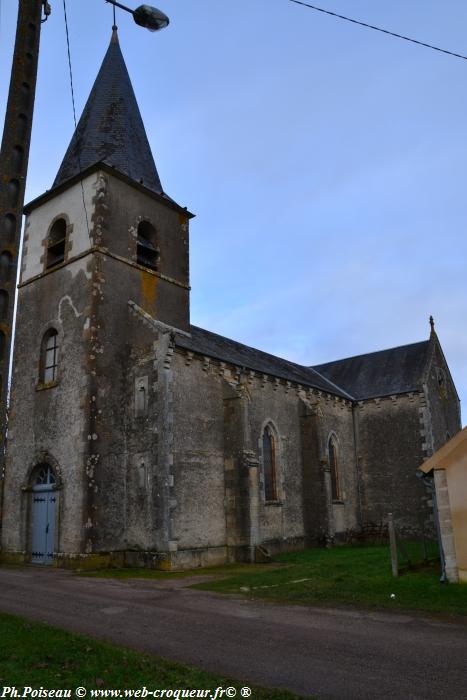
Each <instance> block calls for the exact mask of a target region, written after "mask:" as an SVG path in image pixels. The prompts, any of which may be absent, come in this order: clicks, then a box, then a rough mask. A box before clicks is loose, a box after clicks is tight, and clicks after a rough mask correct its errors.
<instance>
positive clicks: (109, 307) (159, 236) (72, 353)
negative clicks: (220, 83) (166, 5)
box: [2, 29, 193, 563]
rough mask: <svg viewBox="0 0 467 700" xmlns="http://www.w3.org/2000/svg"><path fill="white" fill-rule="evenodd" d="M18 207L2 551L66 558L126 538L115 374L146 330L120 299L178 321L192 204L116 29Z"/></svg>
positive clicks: (183, 323) (119, 544)
mask: <svg viewBox="0 0 467 700" xmlns="http://www.w3.org/2000/svg"><path fill="white" fill-rule="evenodd" d="M25 213H26V216H27V219H26V227H25V238H24V247H23V258H22V271H21V279H20V284H19V298H18V316H17V329H16V344H15V352H14V365H13V367H14V370H13V383H12V399H11V414H10V420H9V431H8V451H7V459H6V473H5V490H4V512H3V530H2V556H3V558H4V559H12V560H18V559H19V560H26V561H34V562H39V563H52V562H53V561H61V563H66V562H67V561H69V560H73V561H74V560H75V558H76V557H82V556H83V555H88V556H89V557H92V556H93V555H99V556H100V555H101V554H102V552H117V551H123V550H125V548H126V547H127V544H128V542H127V536H126V532H127V526H126V522H125V519H126V516H125V505H124V504H125V498H126V495H125V494H126V488H127V487H126V483H127V472H128V468H129V467H128V454H129V448H128V444H127V443H128V439H129V438H128V434H127V415H126V408H127V396H128V387H127V385H126V383H127V376H128V372H129V368H130V366H131V363H132V362H134V358H135V357H136V356H137V355H138V353H137V352H136V351H135V348H140V349H141V348H142V350H141V353H143V351H144V352H146V350H147V348H148V347H150V346H151V342H152V340H153V338H152V336H151V335H150V334H147V333H146V335H145V332H144V330H142V331H141V333H140V332H139V330H136V331H135V324H134V318H133V316H132V310H134V309H135V308H136V309H138V310H139V312H140V313H141V315H142V316H143V317H144V315H146V316H147V317H150V318H151V319H152V320H154V322H155V323H157V324H159V325H160V327H161V328H162V329H164V332H166V333H168V334H169V335H170V333H171V332H173V331H181V332H183V333H189V331H190V311H189V257H188V254H189V238H188V235H189V230H188V227H189V220H190V218H191V217H192V216H193V215H192V214H190V212H189V211H188V210H187V209H186V208H182V207H181V206H179V205H178V204H177V203H176V202H174V200H173V199H171V198H170V197H169V196H168V195H167V194H166V193H165V192H164V191H163V188H162V185H161V181H160V178H159V175H158V172H157V169H156V165H155V163H154V158H153V156H152V153H151V149H150V146H149V143H148V139H147V136H146V132H145V129H144V125H143V121H142V119H141V115H140V112H139V108H138V105H137V102H136V98H135V95H134V92H133V88H132V85H131V82H130V78H129V75H128V71H127V69H126V66H125V62H124V59H123V56H122V53H121V50H120V46H119V41H118V35H117V31H116V29H114V31H113V33H112V38H111V41H110V45H109V48H108V50H107V53H106V55H105V58H104V60H103V63H102V66H101V68H100V70H99V73H98V76H97V78H96V81H95V83H94V86H93V88H92V91H91V93H90V96H89V98H88V101H87V103H86V106H85V108H84V111H83V114H82V116H81V119H80V121H79V124H78V126H77V129H76V131H75V133H74V135H73V137H72V139H71V142H70V145H69V147H68V150H67V152H66V154H65V157H64V159H63V162H62V164H61V166H60V168H59V171H58V174H57V176H56V178H55V181H54V183H53V186H52V189H51V190H49V191H47V192H46V193H45V194H43V195H42V196H40V197H39V198H37V199H36V200H34V201H33V202H31V203H29V204H28V205H27V206H26V207H25ZM141 353H140V354H141ZM149 390H150V387H148V391H149ZM130 393H131V392H130ZM151 441H153V442H154V449H156V445H155V442H157V436H156V435H155V431H154V430H153V431H152V432H151V430H150V429H149V428H148V433H147V445H146V448H147V449H149V451H150V450H151V449H152V448H151V444H152V442H151ZM44 474H46V475H47V481H46V482H44V483H40V480H41V479H42V478H43V475H44ZM49 492H50V493H51V494H52V495H50V493H49ZM38 493H39V494H40V496H37V494H38ZM43 493H46V494H48V495H47V496H46V497H45V498H43ZM44 503H45V504H46V505H45V506H44V505H41V504H44ZM44 508H45V510H44ZM41 509H42V510H41ZM47 509H48V510H47ZM51 519H53V523H52V522H51ZM52 525H53V527H51V526H52ZM51 532H52V533H53V535H51V534H50V533H51ZM33 550H34V551H33ZM42 550H43V551H42Z"/></svg>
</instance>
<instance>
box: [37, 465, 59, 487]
mask: <svg viewBox="0 0 467 700" xmlns="http://www.w3.org/2000/svg"><path fill="white" fill-rule="evenodd" d="M55 481H56V480H55V474H54V471H53V469H52V467H51V466H50V465H49V464H39V465H38V466H37V467H36V469H35V471H34V474H33V478H32V487H33V489H52V488H53V487H54V486H55Z"/></svg>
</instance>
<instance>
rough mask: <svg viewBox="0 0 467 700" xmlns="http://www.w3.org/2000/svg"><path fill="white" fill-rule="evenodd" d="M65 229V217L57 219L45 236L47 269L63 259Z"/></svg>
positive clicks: (58, 263)
mask: <svg viewBox="0 0 467 700" xmlns="http://www.w3.org/2000/svg"><path fill="white" fill-rule="evenodd" d="M66 229H67V226H66V221H65V219H57V221H55V222H54V223H53V224H52V227H51V229H50V231H49V235H48V237H47V262H46V268H47V270H48V269H50V268H51V267H55V265H60V263H62V262H63V261H64V260H65V243H66Z"/></svg>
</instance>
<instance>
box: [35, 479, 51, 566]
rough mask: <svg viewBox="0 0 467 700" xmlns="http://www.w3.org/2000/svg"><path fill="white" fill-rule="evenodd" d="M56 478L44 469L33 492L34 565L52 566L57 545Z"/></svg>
mask: <svg viewBox="0 0 467 700" xmlns="http://www.w3.org/2000/svg"><path fill="white" fill-rule="evenodd" d="M54 485H55V478H54V475H53V472H52V471H51V469H50V467H45V468H42V469H41V470H40V471H39V472H38V475H37V478H36V482H35V484H34V486H33V491H32V543H31V561H32V563H33V564H52V563H53V558H54V543H55V507H56V504H57V492H56V491H53V488H54Z"/></svg>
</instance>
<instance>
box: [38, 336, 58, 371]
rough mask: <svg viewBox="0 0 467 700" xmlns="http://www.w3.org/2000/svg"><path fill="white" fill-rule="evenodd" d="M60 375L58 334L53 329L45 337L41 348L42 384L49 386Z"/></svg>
mask: <svg viewBox="0 0 467 700" xmlns="http://www.w3.org/2000/svg"><path fill="white" fill-rule="evenodd" d="M57 373H58V333H57V331H56V330H55V328H51V329H50V330H48V331H47V333H46V334H45V335H44V338H43V340H42V348H41V382H42V383H43V384H49V383H50V382H54V381H56V379H57Z"/></svg>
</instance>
